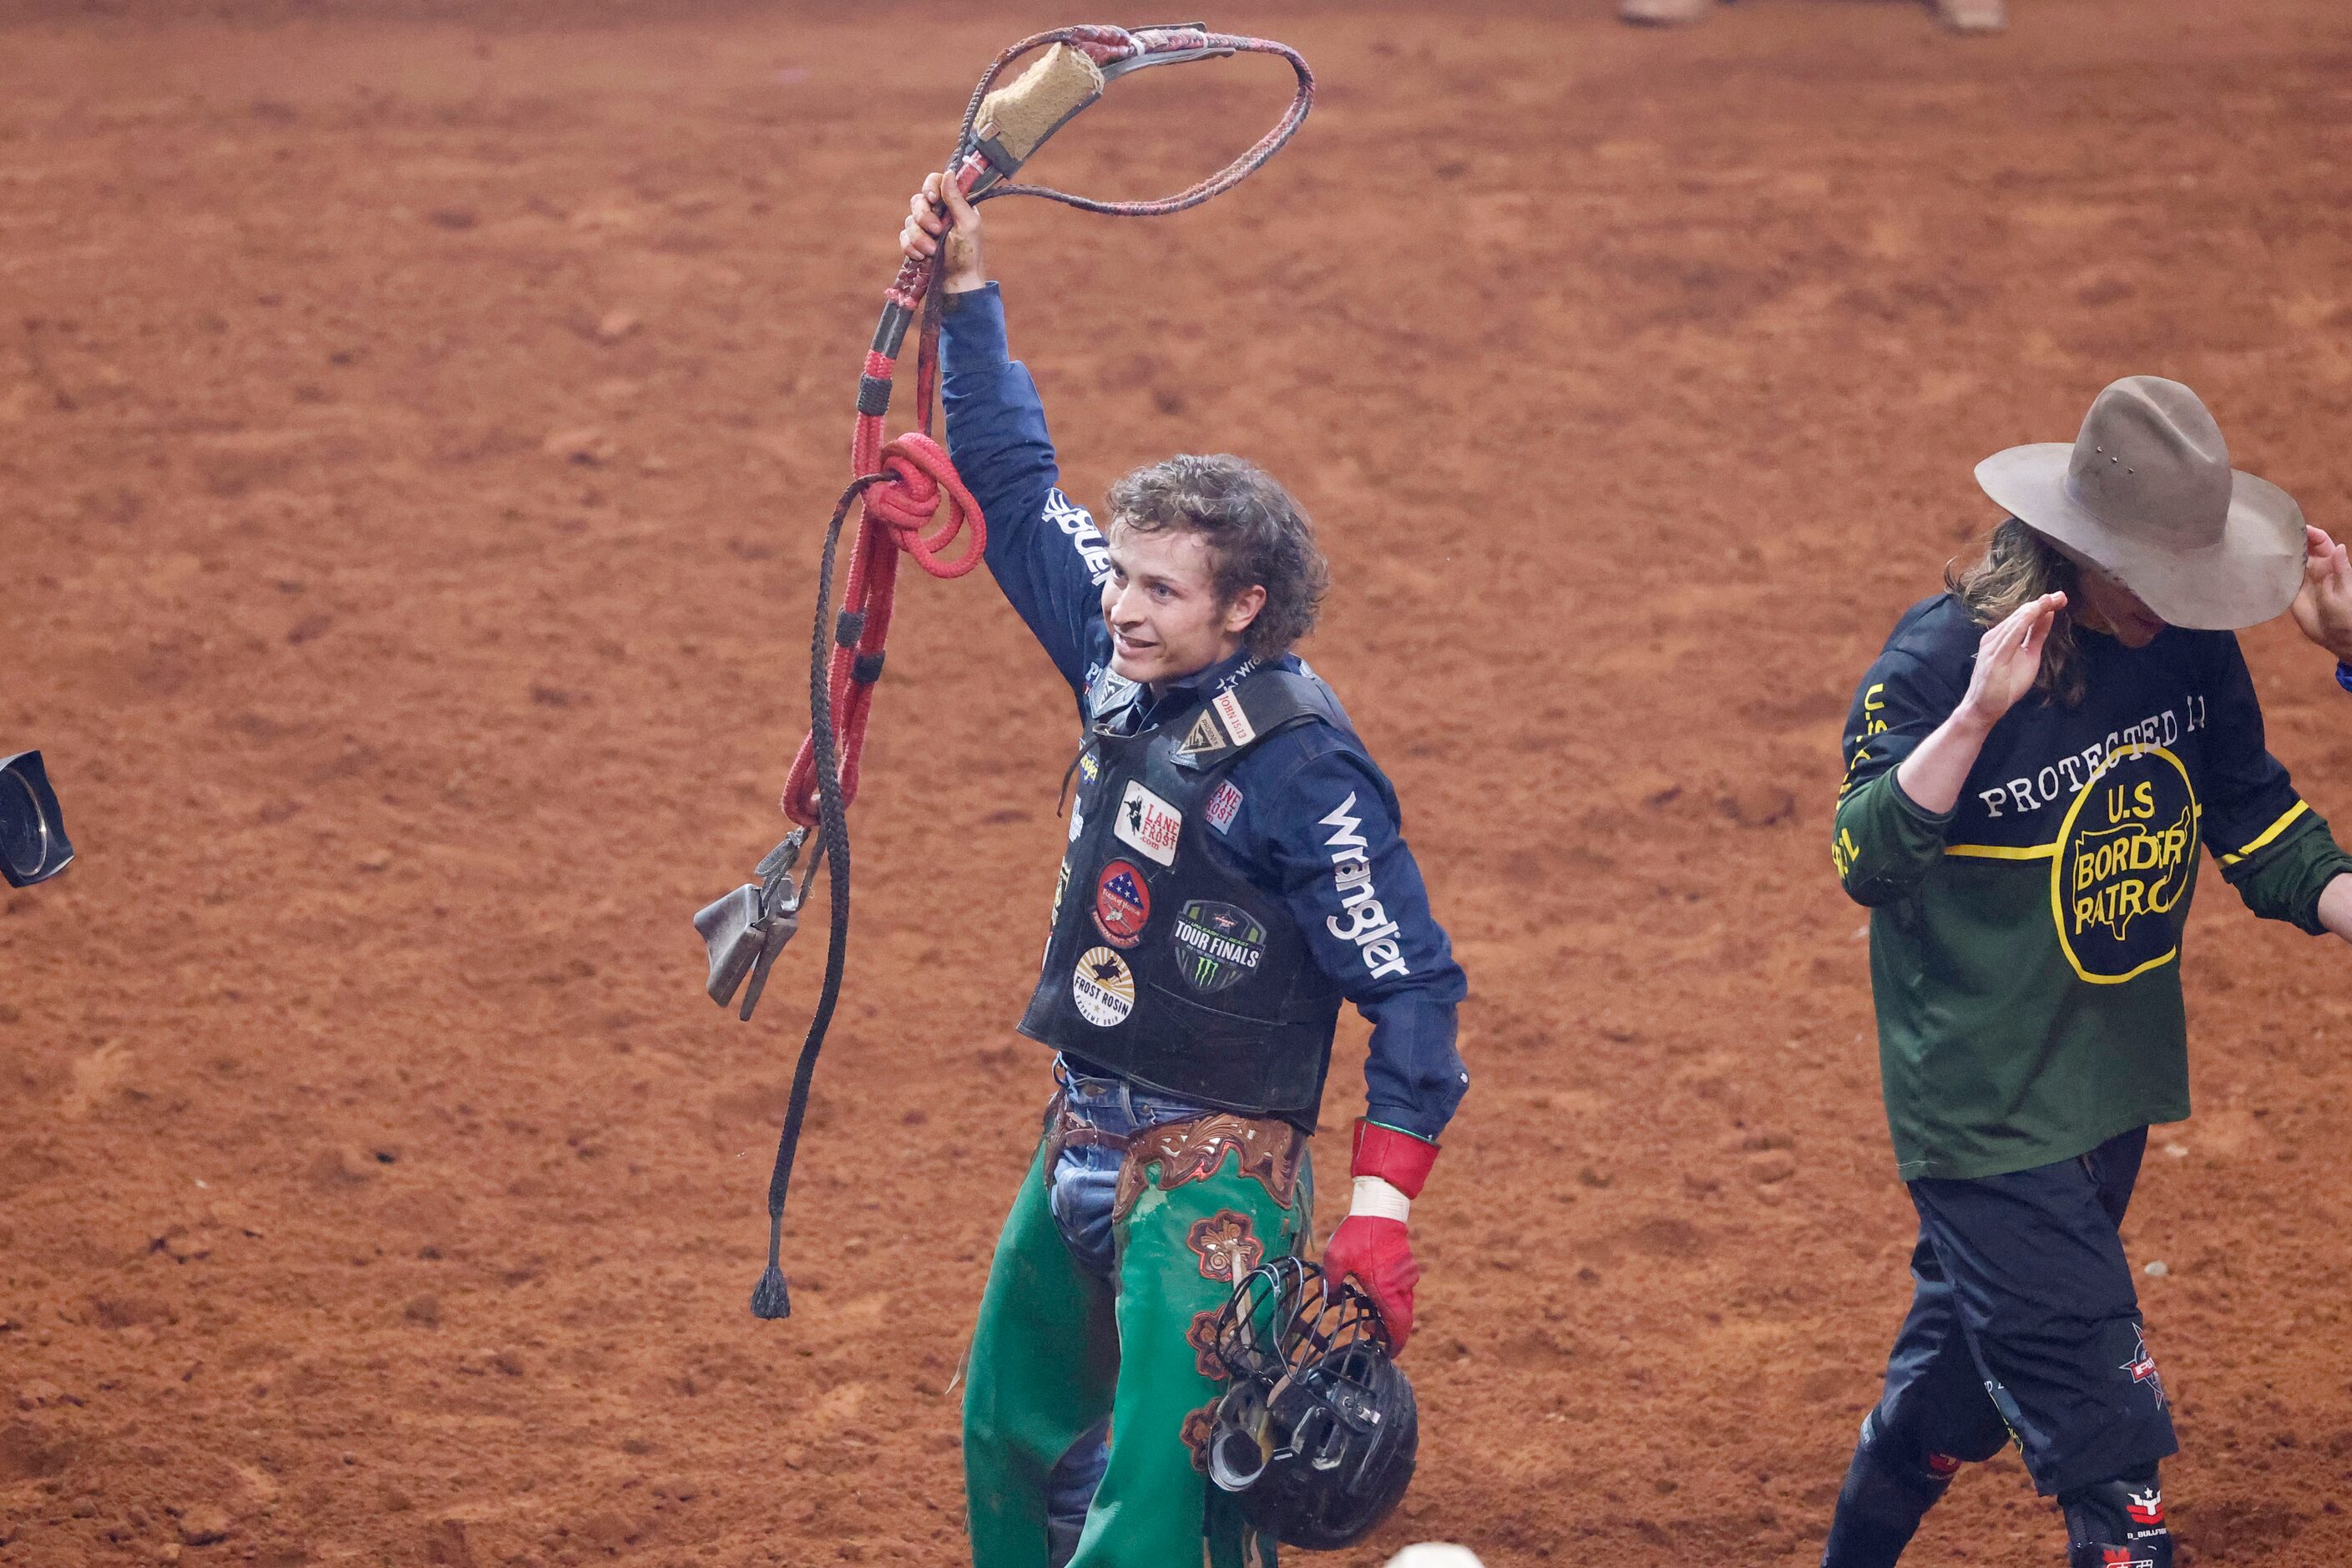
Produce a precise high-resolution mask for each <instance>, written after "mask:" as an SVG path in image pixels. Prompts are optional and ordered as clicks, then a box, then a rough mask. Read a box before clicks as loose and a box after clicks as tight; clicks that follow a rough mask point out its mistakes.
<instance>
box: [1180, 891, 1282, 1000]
mask: <svg viewBox="0 0 2352 1568" xmlns="http://www.w3.org/2000/svg"><path fill="white" fill-rule="evenodd" d="M1173 940H1174V942H1175V943H1176V958H1177V961H1178V963H1179V964H1180V966H1181V968H1182V969H1183V971H1184V978H1185V979H1186V980H1187V981H1189V982H1191V983H1192V989H1193V990H1195V991H1223V990H1226V989H1228V988H1229V987H1231V986H1234V985H1236V984H1240V983H1241V982H1242V981H1243V980H1245V979H1247V978H1248V977H1249V976H1250V975H1252V974H1255V973H1257V966H1258V964H1259V963H1260V962H1261V961H1262V960H1264V958H1265V927H1264V926H1262V925H1260V924H1258V922H1257V921H1256V920H1255V919H1254V918H1253V917H1252V916H1251V914H1250V912H1249V911H1248V910H1243V909H1236V908H1234V906H1233V905H1232V904H1220V903H1216V902H1213V900H1208V899H1192V900H1188V901H1187V902H1186V903H1185V905H1184V908H1183V910H1182V911H1181V913H1179V914H1178V915H1177V917H1176V931H1175V936H1174V939H1173Z"/></svg>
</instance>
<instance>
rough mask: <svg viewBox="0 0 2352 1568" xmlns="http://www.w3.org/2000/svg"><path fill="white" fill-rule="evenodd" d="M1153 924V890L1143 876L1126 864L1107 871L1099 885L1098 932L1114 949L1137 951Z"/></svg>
mask: <svg viewBox="0 0 2352 1568" xmlns="http://www.w3.org/2000/svg"><path fill="white" fill-rule="evenodd" d="M1150 920H1151V889H1149V888H1147V887H1145V886H1144V885H1143V873H1142V872H1141V871H1139V870H1138V869H1136V868H1135V867H1133V866H1131V865H1129V863H1128V862H1127V861H1125V860H1114V861H1112V862H1111V863H1110V864H1109V865H1108V866H1106V867H1104V868H1103V871H1102V875H1101V877H1099V878H1097V879H1096V882H1095V929H1096V930H1097V931H1100V932H1102V934H1103V940H1104V941H1105V942H1108V943H1110V944H1111V945H1112V946H1113V947H1133V946H1134V945H1135V944H1136V943H1137V942H1141V941H1142V940H1143V928H1144V927H1145V926H1146V925H1147V924H1149V923H1150Z"/></svg>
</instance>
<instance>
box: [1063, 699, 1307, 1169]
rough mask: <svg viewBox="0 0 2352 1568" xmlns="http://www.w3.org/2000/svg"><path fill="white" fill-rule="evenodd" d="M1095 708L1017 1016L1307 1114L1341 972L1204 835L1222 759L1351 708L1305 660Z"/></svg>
mask: <svg viewBox="0 0 2352 1568" xmlns="http://www.w3.org/2000/svg"><path fill="white" fill-rule="evenodd" d="M1124 717H1125V713H1124V710H1119V711H1114V712H1110V713H1103V712H1101V711H1100V710H1099V709H1097V718H1096V721H1095V722H1094V723H1093V725H1092V726H1091V727H1090V728H1089V729H1088V731H1087V740H1086V747H1085V750H1083V751H1082V752H1079V754H1078V767H1077V771H1078V789H1077V795H1076V799H1075V800H1074V802H1073V804H1072V805H1071V814H1072V821H1071V828H1072V831H1071V837H1070V845H1069V849H1068V851H1067V852H1066V854H1065V855H1064V856H1063V858H1062V874H1061V879H1060V880H1059V882H1057V883H1056V884H1055V893H1054V929H1053V934H1052V936H1051V937H1049V938H1048V939H1047V941H1046V943H1045V968H1044V970H1043V972H1042V973H1040V975H1039V976H1038V980H1037V989H1036V992H1035V994H1033V995H1032V996H1031V997H1030V999H1029V1010H1028V1011H1027V1012H1026V1013H1025V1014H1024V1015H1023V1016H1022V1019H1021V1032H1022V1033H1023V1034H1024V1035H1026V1036H1028V1037H1030V1038H1031V1039H1034V1040H1042V1041H1044V1042H1045V1044H1047V1045H1049V1046H1053V1047H1056V1048H1058V1049H1061V1050H1065V1051H1068V1052H1070V1053H1071V1054H1072V1055H1074V1056H1077V1057H1082V1058H1086V1059H1087V1061H1089V1062H1092V1063H1095V1064H1097V1065H1098V1066H1100V1067H1103V1068H1108V1069H1109V1070H1111V1071H1113V1072H1116V1073H1118V1074H1119V1075H1120V1076H1121V1077H1124V1078H1127V1079H1131V1080H1133V1081H1134V1082H1136V1083H1139V1084H1141V1085H1143V1086H1145V1087H1147V1088H1150V1089H1159V1090H1160V1091H1161V1092H1163V1093H1166V1094H1171V1095H1175V1096H1178V1097H1179V1098H1181V1099H1184V1100H1192V1101H1194V1102H1196V1103H1198V1104H1202V1105H1213V1106H1216V1107H1218V1108H1220V1109H1223V1110H1238V1111H1244V1112H1247V1113H1249V1114H1252V1115H1259V1116H1279V1117H1282V1118H1283V1119H1285V1120H1286V1121H1291V1122H1293V1123H1295V1124H1296V1125H1297V1126H1299V1127H1302V1128H1305V1129H1307V1131H1313V1130H1314V1126H1315V1118H1316V1111H1317V1109H1318V1106H1319V1105H1320V1104H1321V1102H1322V1099H1323V1077H1324V1074H1325V1073H1326V1072H1327V1071H1328V1069H1329V1068H1330V1065H1331V1036H1332V1031H1333V1030H1334V1028H1335V1027H1336V1026H1337V1025H1338V1023H1339V1000H1340V995H1339V986H1338V985H1337V984H1334V983H1333V982H1332V981H1331V980H1330V978H1329V977H1328V976H1327V975H1326V974H1325V973H1323V971H1322V968H1321V966H1320V965H1318V963H1316V962H1315V955H1314V952H1313V951H1312V950H1311V949H1310V948H1309V947H1308V946H1307V939H1306V936H1305V935H1304V933H1302V932H1301V931H1299V929H1298V927H1297V924H1296V923H1294V922H1293V921H1292V920H1291V918H1290V914H1289V911H1288V910H1287V909H1286V907H1285V906H1284V904H1283V902H1282V900H1280V899H1278V898H1274V897H1269V896H1268V895H1267V894H1265V893H1264V892H1262V891H1260V890H1259V889H1257V888H1256V887H1255V886H1254V885H1253V884H1252V883H1251V882H1250V880H1249V879H1248V878H1247V877H1245V876H1244V875H1243V874H1242V872H1241V871H1240V870H1239V869H1237V868H1229V867H1228V865H1227V864H1224V863H1221V862H1225V861H1230V859H1231V856H1230V855H1229V854H1227V855H1222V856H1221V855H1219V854H1215V853H1213V852H1212V843H1213V840H1214V839H1215V838H1216V837H1218V834H1217V831H1216V828H1215V827H1214V826H1212V825H1213V823H1217V822H1222V823H1224V824H1227V825H1230V824H1231V822H1232V821H1233V813H1234V810H1235V809H1237V808H1238V806H1239V805H1240V798H1241V797H1240V795H1238V794H1237V793H1236V792H1235V791H1234V786H1233V785H1232V784H1229V783H1227V775H1228V774H1229V773H1232V772H1233V768H1234V763H1237V762H1239V761H1240V760H1241V759H1242V757H1243V756H1244V755H1245V754H1246V753H1247V752H1249V751H1250V749H1251V748H1252V747H1254V746H1256V745H1259V744H1262V743H1263V742H1265V740H1266V738H1267V737H1268V736H1271V735H1274V734H1276V733H1277V732H1279V731H1283V730H1287V729H1289V728H1291V727H1292V726H1294V725H1297V724H1307V723H1313V722H1315V721H1318V720H1325V721H1337V722H1339V723H1340V724H1342V725H1344V724H1345V722H1346V720H1345V718H1344V716H1341V715H1339V712H1338V707H1337V704H1336V703H1335V702H1333V701H1332V700H1331V699H1330V697H1329V696H1328V693H1326V692H1325V691H1324V690H1323V689H1321V687H1320V686H1319V685H1318V683H1317V682H1316V681H1315V680H1314V679H1313V678H1311V677H1308V676H1304V675H1297V674H1294V673H1292V672H1290V671H1288V670H1285V669H1280V668H1263V669H1259V670H1257V671H1255V673H1253V674H1251V675H1249V676H1246V677H1245V678H1244V679H1242V680H1241V682H1240V683H1239V684H1237V685H1236V686H1234V689H1232V690H1230V691H1226V692H1222V693H1214V694H1211V693H1202V695H1201V698H1200V700H1198V701H1196V702H1193V703H1191V704H1186V705H1181V706H1179V707H1177V708H1176V709H1175V710H1173V712H1172V716H1171V717H1169V718H1168V719H1166V720H1165V721H1162V722H1161V723H1160V724H1157V725H1155V726H1153V727H1152V728H1151V729H1149V730H1144V731H1138V732H1136V733H1132V734H1122V733H1119V732H1118V728H1117V727H1118V724H1119V722H1120V721H1121V719H1122V718H1124Z"/></svg>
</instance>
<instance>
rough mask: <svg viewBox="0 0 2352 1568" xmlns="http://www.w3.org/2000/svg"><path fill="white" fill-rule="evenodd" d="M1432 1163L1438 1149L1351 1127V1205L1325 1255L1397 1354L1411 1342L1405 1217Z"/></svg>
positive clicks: (1365, 1125)
mask: <svg viewBox="0 0 2352 1568" xmlns="http://www.w3.org/2000/svg"><path fill="white" fill-rule="evenodd" d="M1436 1163H1437V1145H1436V1144H1434V1143H1431V1142H1425V1141H1423V1140H1422V1139H1419V1138H1416V1137H1414V1136H1413V1135H1412V1133H1410V1132H1400V1131H1397V1130H1396V1129H1395V1128H1393V1127H1382V1126H1381V1125H1380V1124H1379V1123H1378V1122H1373V1121H1358V1122H1357V1123H1356V1145H1355V1157H1354V1158H1353V1159H1352V1160H1351V1161H1350V1162H1349V1169H1350V1170H1351V1171H1352V1172H1353V1173H1354V1174H1355V1177H1356V1194H1355V1201H1354V1202H1353V1203H1352V1204H1350V1205H1349V1208H1348V1217H1347V1218H1346V1219H1343V1220H1341V1221H1340V1222H1339V1229H1337V1230H1335V1231H1333V1232H1332V1233H1331V1241H1330V1245H1328V1247H1324V1249H1323V1271H1324V1273H1326V1274H1327V1275H1328V1276H1330V1277H1331V1278H1332V1279H1348V1278H1350V1277H1352V1278H1353V1279H1355V1281H1356V1283H1358V1284H1359V1285H1361V1286H1362V1287H1363V1288H1364V1290H1365V1293H1366V1294H1368V1295H1370V1297H1371V1299H1372V1303H1373V1305H1375V1306H1377V1307H1378V1308H1380V1310H1381V1321H1382V1322H1384V1323H1386V1324H1387V1325H1388V1330H1389V1339H1390V1342H1391V1344H1392V1345H1393V1347H1394V1348H1395V1349H1396V1350H1398V1351H1400V1352H1402V1350H1403V1349H1404V1342H1405V1341H1406V1340H1408V1339H1410V1338H1412V1288H1413V1287H1414V1286H1415V1285H1417V1284H1419V1283H1420V1282H1421V1265H1420V1264H1418V1263H1415V1262H1414V1261H1413V1260H1412V1242H1410V1241H1408V1240H1407V1239H1406V1238H1405V1228H1404V1226H1405V1215H1406V1214H1407V1213H1408V1212H1409V1211H1410V1210H1411V1209H1412V1200H1413V1199H1415V1198H1417V1197H1419V1196H1421V1186H1422V1184H1423V1182H1426V1181H1427V1180H1429V1170H1430V1167H1431V1166H1433V1165H1434V1164H1436Z"/></svg>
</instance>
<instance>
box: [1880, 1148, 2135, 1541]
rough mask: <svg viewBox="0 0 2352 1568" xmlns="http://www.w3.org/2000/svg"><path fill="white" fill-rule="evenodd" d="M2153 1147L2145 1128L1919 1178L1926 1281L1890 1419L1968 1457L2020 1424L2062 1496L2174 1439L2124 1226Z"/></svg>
mask: <svg viewBox="0 0 2352 1568" xmlns="http://www.w3.org/2000/svg"><path fill="white" fill-rule="evenodd" d="M2145 1152H2147V1128H2145V1127H2141V1128H2136V1129H2134V1130H2133V1131H2129V1132H2126V1133H2123V1134H2122V1135H2120V1136H2118V1137H2115V1138H2111V1139H2109V1140H2107V1142H2105V1143H2102V1144H2100V1145H2099V1146H2098V1147H2097V1148H2096V1149H2094V1150H2092V1151H2091V1152H2089V1153H2087V1154H2084V1155H2080V1156H2078V1157H2076V1158H2074V1159H2072V1160H2063V1161H2061V1162H2059V1163H2057V1164H2054V1165H2041V1166H2037V1167H2035V1168H2034V1169H2032V1170H2030V1171H2018V1172H2015V1173H2011V1174H2009V1175H2005V1176H1986V1177H1980V1178H1977V1179H1973V1180H1965V1181H1962V1180H1939V1181H1919V1182H1914V1183H1912V1184H1911V1202H1912V1205H1913V1206H1914V1207H1916V1209H1917V1210H1918V1211H1919V1245H1918V1247H1916V1249H1914V1250H1913V1252H1912V1254H1911V1277H1912V1279H1913V1280H1914V1282H1915V1285H1916V1290H1915V1293H1914V1295H1913V1297H1912V1301H1911V1314H1910V1316H1909V1317H1907V1318H1906V1319H1905V1320H1904V1323H1903V1330H1902V1332H1901V1333H1899V1334H1897V1335H1896V1336H1895V1351H1894V1353H1893V1354H1892V1355H1890V1356H1889V1357H1888V1358H1887V1364H1886V1389H1885V1394H1883V1395H1882V1396H1881V1397H1880V1400H1879V1405H1878V1419H1879V1423H1880V1426H1881V1429H1882V1430H1884V1431H1885V1432H1887V1433H1888V1434H1890V1435H1891V1436H1895V1438H1896V1439H1897V1441H1899V1442H1903V1443H1904V1444H1905V1446H1906V1447H1909V1445H1911V1444H1916V1445H1917V1447H1916V1449H1914V1450H1913V1451H1915V1452H1921V1451H1924V1452H1926V1453H1929V1454H1945V1455H1949V1456H1950V1457H1952V1458H1958V1459H1969V1460H1977V1459H1989V1458H1992V1457H1993V1456H1994V1455H1995V1454H1997V1453H1999V1452H2000V1449H2001V1446H2002V1445H2003V1444H2004V1443H2005V1442H2007V1441H2008V1439H2009V1437H2010V1436H2011V1434H2014V1435H2015V1436H2016V1438H2017V1445H2018V1447H2019V1448H2020V1449H2021V1451H2022V1453H2023V1455H2024V1458H2025V1468H2026V1469H2027V1471H2028V1472H2029V1473H2030V1474H2031V1475H2032V1477H2033V1484H2034V1486H2035V1488H2036V1489H2039V1490H2040V1491H2041V1492H2042V1494H2043V1495H2044V1496H2053V1497H2054V1496H2056V1495H2058V1494H2060V1493H2062V1492H2066V1491H2071V1490H2073V1489H2075V1488H2077V1487H2084V1486H2090V1485H2093V1484H2095V1483H2097V1482H2100V1481H2105V1480H2112V1479H2116V1478H2117V1477H2121V1476H2126V1475H2130V1474H2133V1473H2135V1472H2138V1471H2141V1470H2143V1469H2145V1468H2146V1467H2147V1466H2149V1465H2152V1464H2154V1463H2155V1462H2156V1461H2157V1460H2158V1459H2161V1458H2165V1457H2166V1456H2167V1455H2168V1454H2172V1453H2175V1452H2177V1451H2178V1450H2179V1444H2178V1443H2177V1442H2175V1441H2174V1439H2173V1436H2172V1416H2171V1414H2170V1412H2169V1411H2168V1409H2167V1408H2166V1405H2165V1398H2164V1385H2163V1384H2162V1383H2161V1382H2160V1381H2158V1377H2157V1373H2156V1363H2155V1362H2154V1360H2153V1359H2151V1358H2150V1357H2149V1355H2148V1353H2147V1342H2145V1341H2144V1340H2143V1339H2142V1337H2141V1334H2140V1314H2139V1300H2138V1298H2137V1294H2136V1293H2135V1292H2134V1290H2133V1288H2132V1271H2131V1265H2130V1263H2129V1262H2127V1261H2126V1259H2125V1258H2124V1247H2123V1237H2122V1236H2121V1235H2120V1234H2119V1229H2118V1227H2119V1226H2122V1224H2123V1218H2124V1209H2125V1207H2126V1205H2128V1204H2129V1203H2130V1202H2131V1193H2132V1185H2133V1183H2134V1182H2135V1181H2137V1178H2138V1176H2139V1164H2140V1156H2141V1155H2142V1154H2144V1153H2145Z"/></svg>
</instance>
